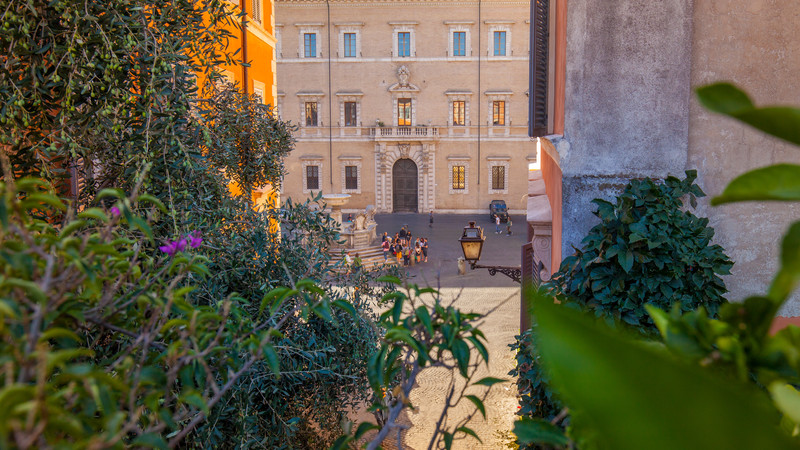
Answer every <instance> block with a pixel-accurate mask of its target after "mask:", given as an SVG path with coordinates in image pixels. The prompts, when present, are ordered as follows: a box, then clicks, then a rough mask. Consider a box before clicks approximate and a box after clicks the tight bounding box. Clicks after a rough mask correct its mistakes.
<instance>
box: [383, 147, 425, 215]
mask: <svg viewBox="0 0 800 450" xmlns="http://www.w3.org/2000/svg"><path fill="white" fill-rule="evenodd" d="M435 156H436V144H433V143H422V142H396V143H395V142H388V143H387V142H376V143H375V204H376V207H377V209H378V212H386V213H390V212H392V208H393V204H394V202H393V198H392V187H393V186H394V183H393V181H394V180H392V168H393V167H394V163H395V162H397V160H398V159H402V158H408V159H410V160H412V161H414V163H415V164H416V165H417V170H418V174H417V175H418V176H417V183H418V186H417V196H418V198H417V208H418V210H419V212H420V213H427V212H429V211H431V210H433V209H434V208H435V207H436V205H435V199H436V184H435V177H434V173H435V169H436V167H435V161H436V158H435Z"/></svg>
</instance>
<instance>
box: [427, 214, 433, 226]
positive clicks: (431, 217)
mask: <svg viewBox="0 0 800 450" xmlns="http://www.w3.org/2000/svg"><path fill="white" fill-rule="evenodd" d="M428 228H433V210H431V213H430V215H428Z"/></svg>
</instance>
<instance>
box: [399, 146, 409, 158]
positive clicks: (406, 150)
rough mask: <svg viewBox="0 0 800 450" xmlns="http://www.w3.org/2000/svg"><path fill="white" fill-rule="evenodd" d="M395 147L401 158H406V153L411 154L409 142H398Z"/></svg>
mask: <svg viewBox="0 0 800 450" xmlns="http://www.w3.org/2000/svg"><path fill="white" fill-rule="evenodd" d="M397 149H398V150H399V151H400V157H401V158H408V155H409V154H411V145H410V144H398V145H397Z"/></svg>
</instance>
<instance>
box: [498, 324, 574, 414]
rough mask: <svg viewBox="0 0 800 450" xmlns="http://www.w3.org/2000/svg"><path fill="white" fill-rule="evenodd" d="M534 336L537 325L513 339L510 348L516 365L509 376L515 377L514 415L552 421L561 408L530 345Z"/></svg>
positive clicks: (537, 355)
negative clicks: (515, 409) (516, 408)
mask: <svg viewBox="0 0 800 450" xmlns="http://www.w3.org/2000/svg"><path fill="white" fill-rule="evenodd" d="M535 333H536V324H534V325H533V326H532V327H531V328H530V329H528V330H525V332H524V333H522V335H520V336H515V341H514V343H513V344H510V345H509V347H511V351H513V352H515V359H516V366H515V367H514V369H512V370H511V371H510V372H509V373H508V374H509V375H510V376H512V377H514V379H515V380H516V384H517V395H518V396H519V410H518V411H517V415H519V416H522V417H538V418H541V419H544V420H547V421H552V420H553V419H555V418H556V417H557V416H558V415H559V413H560V412H561V410H562V409H563V406H562V404H561V402H560V401H559V399H558V398H556V395H555V392H553V390H552V389H550V387H549V384H548V378H547V373H546V372H545V371H544V368H543V367H542V364H541V355H539V352H538V351H537V350H536V346H535V345H533V341H534V334H535ZM559 422H560V421H559Z"/></svg>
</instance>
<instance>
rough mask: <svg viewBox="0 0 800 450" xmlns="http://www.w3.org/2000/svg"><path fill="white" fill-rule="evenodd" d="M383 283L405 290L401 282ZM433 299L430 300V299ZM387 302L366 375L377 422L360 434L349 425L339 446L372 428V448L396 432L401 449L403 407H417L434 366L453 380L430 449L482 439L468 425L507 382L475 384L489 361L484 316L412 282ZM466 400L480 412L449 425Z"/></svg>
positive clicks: (362, 427) (486, 380) (366, 425)
mask: <svg viewBox="0 0 800 450" xmlns="http://www.w3.org/2000/svg"><path fill="white" fill-rule="evenodd" d="M382 280H383V281H387V282H391V283H393V284H395V285H397V286H401V281H400V279H398V278H393V277H385V278H383V279H382ZM428 296H430V297H431V298H428V299H426V298H425V297H428ZM383 301H384V302H385V303H386V304H387V306H388V308H387V310H386V311H385V312H384V313H383V314H381V316H380V322H379V323H380V325H381V326H382V327H383V328H384V329H386V334H385V335H384V336H383V339H382V340H381V343H380V349H379V351H377V352H375V353H374V354H373V355H372V356H371V357H370V359H369V364H368V372H367V376H368V379H369V383H370V386H371V387H372V390H373V392H374V394H375V395H374V398H375V401H374V403H373V405H372V408H371V410H372V411H373V414H374V415H375V417H376V419H377V422H378V424H377V425H373V424H370V423H367V422H364V423H362V424H359V426H358V427H357V428H356V429H355V430H353V429H352V425H351V424H348V426H347V427H346V429H345V433H346V434H345V435H343V436H342V437H341V438H340V439H339V440H337V442H336V443H335V445H334V448H337V449H341V448H347V446H348V445H351V444H352V443H353V442H355V441H357V440H359V439H362V438H363V437H364V436H366V435H367V433H368V432H370V431H373V430H375V434H374V436H373V437H372V438H371V440H370V442H369V443H368V444H367V449H370V450H372V449H376V448H379V447H380V445H381V443H382V442H383V441H384V440H385V439H386V438H387V437H388V436H389V435H390V433H397V439H398V443H397V445H398V446H401V445H402V443H401V442H400V441H399V439H400V434H399V431H400V429H401V428H402V427H403V426H402V425H400V424H398V423H397V419H398V418H399V416H400V413H401V412H402V411H403V410H404V409H406V408H411V409H413V405H412V404H411V401H410V398H409V395H410V393H411V391H412V389H413V388H414V385H415V383H416V380H417V377H418V376H419V374H420V373H421V372H422V371H423V370H427V369H430V368H439V369H445V370H446V372H447V373H449V377H450V379H449V383H448V385H447V389H446V392H447V394H446V395H445V399H444V405H443V406H442V412H441V414H440V416H439V419H438V420H437V422H436V424H435V426H434V430H433V436H432V437H431V441H430V448H433V446H434V445H436V446H437V447H439V446H443V447H444V448H448V449H449V448H452V445H453V442H454V441H456V440H459V439H464V438H470V437H471V438H475V439H477V440H479V441H480V437H478V435H477V434H476V433H475V432H474V431H473V430H472V429H471V428H469V427H468V425H469V422H470V421H471V420H472V418H473V417H474V416H475V415H476V414H477V413H479V412H480V414H481V415H482V416H483V417H484V418H485V417H486V407H485V406H484V403H483V402H484V400H485V399H486V396H487V395H488V393H489V389H490V388H491V387H492V386H493V385H495V384H497V383H500V382H502V381H503V380H501V379H498V378H493V377H485V378H482V379H480V380H477V381H474V382H473V379H474V377H475V373H476V369H477V368H478V367H479V366H480V364H488V363H489V353H488V351H487V349H486V347H485V345H484V341H485V340H486V337H485V336H484V334H483V332H481V331H480V329H478V328H477V322H478V321H479V320H480V319H481V317H482V315H480V314H476V313H465V312H461V311H460V310H458V309H457V308H455V307H454V306H453V305H452V304H449V305H444V304H442V302H441V298H440V297H439V294H438V292H437V291H436V290H435V289H432V288H422V289H421V288H419V287H418V286H416V285H413V284H412V285H402V289H400V290H397V291H394V292H391V293H388V294H386V295H385V296H384V297H383ZM473 351H474V352H475V354H473ZM457 379H460V380H461V381H462V383H459V382H457ZM475 389H478V390H480V391H481V392H480V393H478V392H476V391H475ZM476 394H477V395H476ZM462 401H465V402H467V401H468V402H470V403H471V404H472V405H473V406H474V407H475V409H474V410H473V411H472V413H471V414H469V415H468V416H467V417H465V418H463V419H461V420H459V421H457V423H455V424H450V423H449V417H448V414H447V412H448V410H449V409H450V408H453V407H455V406H456V405H458V404H459V403H460V402H462Z"/></svg>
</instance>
